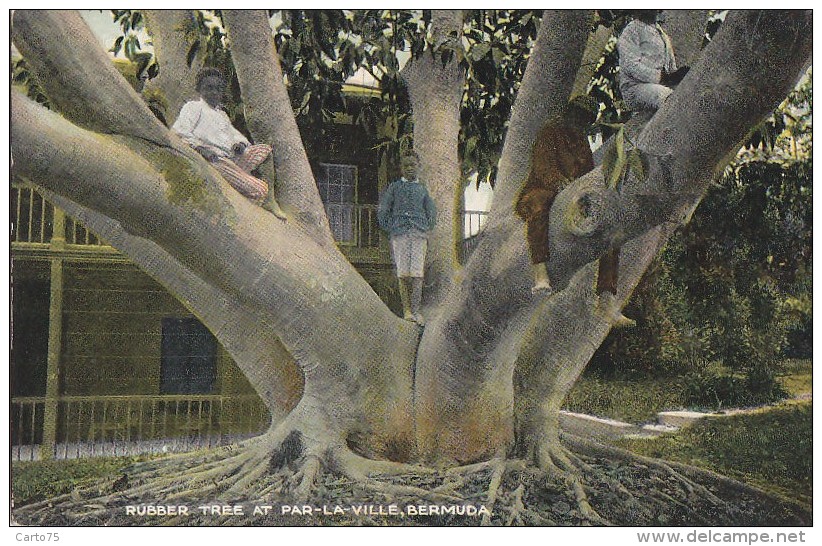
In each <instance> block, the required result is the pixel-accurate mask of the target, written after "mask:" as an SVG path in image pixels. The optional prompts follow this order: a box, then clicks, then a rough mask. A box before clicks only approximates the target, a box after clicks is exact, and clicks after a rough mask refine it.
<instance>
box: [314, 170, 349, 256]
mask: <svg viewBox="0 0 822 546" xmlns="http://www.w3.org/2000/svg"><path fill="white" fill-rule="evenodd" d="M317 187H318V188H319V190H320V197H321V198H322V200H323V203H324V204H325V210H326V213H327V214H328V222H329V224H330V225H331V232H332V233H333V234H334V239H336V240H337V241H338V242H341V243H354V242H355V238H354V203H355V202H356V191H357V167H356V166H354V165H340V164H333V163H320V165H319V172H318V173H317Z"/></svg>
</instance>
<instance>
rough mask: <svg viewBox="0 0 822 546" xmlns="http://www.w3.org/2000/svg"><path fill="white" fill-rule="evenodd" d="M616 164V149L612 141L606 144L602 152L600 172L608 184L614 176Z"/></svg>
mask: <svg viewBox="0 0 822 546" xmlns="http://www.w3.org/2000/svg"><path fill="white" fill-rule="evenodd" d="M616 166H617V151H616V146H615V145H614V143H613V142H611V143H610V144H608V145H607V147H606V148H605V152H603V154H602V174H603V175H604V177H605V180H606V182H607V183H608V186H610V185H611V180H612V179H613V176H614V169H615V168H616Z"/></svg>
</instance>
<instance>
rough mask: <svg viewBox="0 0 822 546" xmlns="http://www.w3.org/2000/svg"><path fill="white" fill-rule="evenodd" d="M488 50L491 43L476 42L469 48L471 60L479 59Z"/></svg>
mask: <svg viewBox="0 0 822 546" xmlns="http://www.w3.org/2000/svg"><path fill="white" fill-rule="evenodd" d="M489 51H491V44H489V43H484V44H477V45H475V46H474V47H472V48H471V60H472V61H479V60H480V59H482V58H483V57H485V56H486V55H487V54H488V52H489Z"/></svg>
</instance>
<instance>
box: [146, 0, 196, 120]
mask: <svg viewBox="0 0 822 546" xmlns="http://www.w3.org/2000/svg"><path fill="white" fill-rule="evenodd" d="M143 16H144V17H145V20H146V30H147V31H148V33H149V34H150V35H151V43H152V45H153V46H154V56H155V57H156V58H157V59H158V63H157V64H158V66H159V68H160V70H159V72H158V73H157V77H155V78H153V79H152V80H151V81H149V82H148V83H147V84H146V90H147V91H149V92H152V91H154V90H156V91H159V93H160V95H161V96H162V97H163V99H164V100H165V104H166V109H165V118H166V122H167V123H168V126H169V127H171V126H172V125H173V124H174V121H175V120H176V119H177V115H178V114H179V113H180V109H181V108H182V107H183V105H184V104H185V103H186V102H188V101H190V100H196V99H197V98H198V95H197V91H196V89H195V86H196V83H197V72H198V71H199V70H200V68H202V65H203V63H202V60H201V59H200V57H198V56H195V57H194V58H193V59H192V63H191V66H189V65H188V63H187V62H186V61H187V59H188V51H189V49H190V48H191V44H190V43H189V41H188V39H187V33H189V32H196V31H197V23H196V21H195V20H194V12H193V11H192V10H184V9H181V10H151V9H150V10H145V11H144V12H143Z"/></svg>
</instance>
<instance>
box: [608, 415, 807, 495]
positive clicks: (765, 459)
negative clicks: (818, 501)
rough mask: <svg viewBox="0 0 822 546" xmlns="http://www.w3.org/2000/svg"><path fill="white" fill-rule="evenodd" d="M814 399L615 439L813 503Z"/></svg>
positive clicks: (631, 447) (628, 446)
mask: <svg viewBox="0 0 822 546" xmlns="http://www.w3.org/2000/svg"><path fill="white" fill-rule="evenodd" d="M812 414H813V402H811V401H796V402H786V403H784V404H781V405H779V406H773V407H769V408H766V409H762V410H759V411H756V412H754V413H745V414H739V415H734V416H729V417H716V418H714V417H710V418H707V419H703V420H702V421H700V422H698V423H696V424H695V425H693V426H691V427H688V428H685V429H682V430H681V431H679V432H677V433H674V434H666V435H663V436H661V437H659V438H656V439H649V440H627V439H623V440H620V441H619V442H618V445H620V446H621V447H624V448H626V449H629V450H631V451H634V452H636V453H640V454H642V455H647V456H650V457H661V458H663V459H668V460H673V461H679V462H683V463H687V464H692V465H694V466H699V467H703V468H708V469H710V470H714V471H716V472H718V473H720V474H724V475H726V476H730V477H732V478H736V479H739V480H741V481H744V482H747V483H750V484H752V485H755V486H757V487H760V488H762V489H765V490H767V491H771V492H773V493H777V494H780V495H782V496H784V497H787V498H791V499H796V500H799V501H800V502H802V503H804V504H807V505H808V506H810V505H811V499H812V493H813V481H812V470H813V445H812V436H813V423H812V417H813V415H812Z"/></svg>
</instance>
